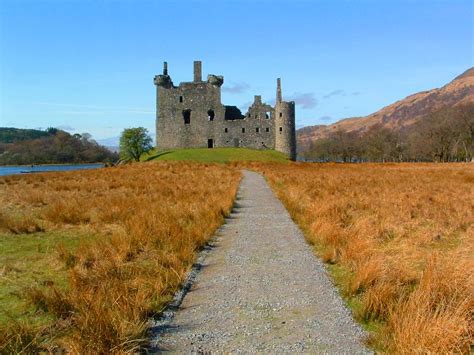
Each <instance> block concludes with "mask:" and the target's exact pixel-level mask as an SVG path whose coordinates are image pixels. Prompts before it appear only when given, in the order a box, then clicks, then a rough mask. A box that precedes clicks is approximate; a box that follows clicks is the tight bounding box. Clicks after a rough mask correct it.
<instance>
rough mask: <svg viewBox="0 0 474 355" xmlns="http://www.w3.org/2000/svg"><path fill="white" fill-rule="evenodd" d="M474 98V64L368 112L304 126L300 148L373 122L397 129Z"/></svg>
mask: <svg viewBox="0 0 474 355" xmlns="http://www.w3.org/2000/svg"><path fill="white" fill-rule="evenodd" d="M472 102H474V68H470V69H468V70H467V71H465V72H464V73H463V74H461V75H459V76H457V77H456V78H455V79H454V80H453V81H451V82H450V83H449V84H447V85H445V86H443V87H442V88H439V89H433V90H429V91H422V92H419V93H416V94H413V95H410V96H408V97H406V98H405V99H403V100H400V101H397V102H395V103H393V104H391V105H389V106H387V107H384V108H383V109H381V110H380V111H377V112H375V113H373V114H371V115H369V116H365V117H355V118H346V119H343V120H340V121H338V122H336V123H333V124H331V125H318V126H310V127H303V128H301V129H299V130H298V131H297V141H298V150H299V151H305V150H307V149H308V148H309V145H310V144H311V142H314V141H316V140H318V139H322V138H326V137H328V136H329V135H330V134H331V133H332V132H335V131H342V132H346V133H347V132H354V133H359V134H360V133H363V132H366V131H367V130H369V129H370V128H371V127H374V126H378V127H381V128H386V129H389V130H393V131H398V130H400V129H402V128H406V127H409V126H411V125H413V124H415V123H417V122H419V121H420V120H422V119H423V118H424V117H426V116H427V115H429V114H431V113H433V112H435V111H438V110H440V109H442V108H449V107H456V106H459V105H462V104H466V103H472Z"/></svg>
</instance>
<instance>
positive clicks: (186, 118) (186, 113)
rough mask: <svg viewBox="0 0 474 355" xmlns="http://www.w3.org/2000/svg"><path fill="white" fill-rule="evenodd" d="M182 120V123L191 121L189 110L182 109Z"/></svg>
mask: <svg viewBox="0 0 474 355" xmlns="http://www.w3.org/2000/svg"><path fill="white" fill-rule="evenodd" d="M183 120H184V124H190V123H191V110H183Z"/></svg>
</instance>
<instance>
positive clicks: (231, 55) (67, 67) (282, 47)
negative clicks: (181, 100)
mask: <svg viewBox="0 0 474 355" xmlns="http://www.w3.org/2000/svg"><path fill="white" fill-rule="evenodd" d="M473 15H474V14H473V3H472V1H464V0H444V1H437V0H431V1H427V0H398V1H395V0H386V1H385V0H357V1H356V0H354V1H349V0H345V1H343V0H325V1H323V0H320V1H318V0H313V1H309V0H285V1H283V0H272V1H266V0H253V1H251V0H240V1H236V0H234V1H230V0H227V1H226V0H220V1H217V0H215V1H210V0H208V1H205V0H194V1H166V0H161V1H158V0H156V1H151V0H149V1H140V0H96V1H87V0H81V1H79V0H63V1H60V0H49V1H45V0H0V126H13V127H19V128H38V127H42V128H46V127H50V126H53V127H62V128H64V129H67V130H70V131H71V132H74V133H82V132H90V133H91V134H92V135H93V136H94V137H95V138H96V139H104V138H108V137H115V136H118V135H119V134H120V132H121V130H122V129H123V128H126V127H135V126H144V127H146V128H148V129H150V131H152V132H153V131H154V120H155V113H154V107H155V101H154V100H155V87H154V85H153V82H152V79H153V76H154V75H155V74H158V73H160V72H161V70H162V62H163V61H165V60H166V61H168V65H169V72H170V75H171V76H172V79H173V81H174V83H175V84H177V83H179V82H180V81H191V80H192V62H193V60H202V62H203V76H206V75H207V74H208V73H213V74H221V75H224V78H225V84H224V87H223V95H222V98H223V103H224V104H233V105H237V106H240V107H242V108H245V106H246V105H247V104H248V102H249V101H251V100H252V98H253V95H255V94H261V95H262V96H263V99H264V100H266V101H267V102H268V101H271V100H272V99H274V95H275V81H276V80H275V79H276V78H277V77H281V78H282V86H283V96H284V98H285V99H293V100H295V101H296V102H297V126H298V127H301V126H305V125H313V124H320V123H323V124H327V123H331V122H334V121H336V120H338V119H341V118H345V117H352V116H361V115H366V114H369V113H372V112H374V111H376V110H378V109H380V108H382V107H383V106H385V105H388V104H390V103H392V102H394V101H395V100H398V99H401V98H403V97H405V96H407V95H409V94H412V93H414V92H417V91H421V90H428V89H431V88H434V87H440V86H442V85H444V84H446V83H447V82H449V81H450V80H452V79H453V78H454V77H455V76H457V75H458V74H460V73H461V72H463V71H464V70H466V69H467V68H469V67H471V66H473V58H474V48H473Z"/></svg>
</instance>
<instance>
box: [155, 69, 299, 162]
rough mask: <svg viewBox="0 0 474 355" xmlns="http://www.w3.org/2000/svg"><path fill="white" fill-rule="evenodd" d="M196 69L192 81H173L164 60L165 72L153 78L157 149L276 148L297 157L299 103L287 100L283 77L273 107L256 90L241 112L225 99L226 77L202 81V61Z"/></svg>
mask: <svg viewBox="0 0 474 355" xmlns="http://www.w3.org/2000/svg"><path fill="white" fill-rule="evenodd" d="M193 74H194V75H193V81H191V82H181V83H179V85H178V86H175V85H174V84H173V81H172V79H171V76H170V75H169V73H168V64H167V63H166V62H164V64H163V73H162V74H160V75H156V76H155V77H154V80H153V82H154V84H155V85H156V88H157V90H156V142H157V147H158V148H160V149H169V148H199V147H208V148H214V147H245V148H253V149H275V150H278V151H280V152H283V153H285V154H287V155H288V156H289V157H290V159H293V160H294V159H295V158H296V138H295V103H294V102H286V101H283V99H282V93H281V80H280V79H277V95H276V103H275V106H274V107H273V106H271V105H268V104H266V103H264V102H262V97H261V96H260V95H255V97H254V101H253V103H252V105H251V106H250V107H249V109H248V111H247V112H246V113H245V114H243V113H242V112H241V111H240V109H239V108H238V107H236V106H229V105H223V104H222V102H221V86H222V85H223V83H224V77H223V76H221V75H214V74H209V75H208V76H207V80H206V81H203V80H202V63H201V62H200V61H195V62H194V71H193Z"/></svg>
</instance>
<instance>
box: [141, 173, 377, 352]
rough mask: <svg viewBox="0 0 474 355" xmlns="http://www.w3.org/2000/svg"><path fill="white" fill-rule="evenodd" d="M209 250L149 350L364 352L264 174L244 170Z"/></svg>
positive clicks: (157, 329)
mask: <svg viewBox="0 0 474 355" xmlns="http://www.w3.org/2000/svg"><path fill="white" fill-rule="evenodd" d="M208 249H212V250H211V251H209V250H207V251H205V252H204V255H202V256H201V258H200V262H201V263H202V264H201V265H202V266H201V268H200V270H199V272H197V273H196V270H195V271H194V272H193V273H192V277H191V280H190V282H189V286H190V287H191V289H190V291H189V293H188V294H186V297H184V299H183V301H182V303H181V305H179V303H180V302H181V299H180V298H181V296H183V294H182V295H181V296H180V297H178V298H177V299H176V305H177V306H178V305H179V307H178V310H177V312H176V313H175V314H172V313H170V312H168V313H167V316H166V317H165V318H164V320H162V321H161V322H158V323H156V324H155V328H154V334H153V339H154V341H153V344H154V347H153V349H150V350H151V351H152V352H154V351H163V350H165V351H166V350H167V351H177V352H209V351H212V352H293V351H296V352H319V353H366V352H368V351H367V349H366V348H365V347H364V346H363V344H362V338H363V336H364V333H363V331H362V330H361V329H360V327H359V326H357V325H356V324H355V323H354V321H353V319H352V317H351V314H350V312H349V311H348V310H347V309H346V307H345V306H344V304H343V301H342V300H341V298H340V296H339V295H338V293H337V291H336V289H335V288H334V286H333V285H332V283H331V282H330V281H329V279H328V276H327V274H326V271H325V270H324V267H323V265H322V263H321V262H320V261H319V260H318V259H317V258H315V257H314V255H313V253H312V251H311V249H310V247H309V246H308V244H307V243H306V242H305V240H304V237H303V235H302V233H301V231H300V230H299V229H298V227H297V226H296V225H295V223H294V222H293V221H292V220H291V218H290V216H289V214H288V212H287V211H286V209H285V208H284V207H283V205H282V204H281V202H280V201H279V200H278V199H277V198H276V197H275V195H274V194H273V192H272V191H271V189H270V187H269V186H268V184H267V183H266V182H265V180H264V178H263V177H262V176H261V175H259V174H257V173H254V172H248V171H245V172H244V178H243V180H242V182H241V185H240V189H239V194H238V197H237V201H236V206H235V209H234V212H233V213H232V215H231V216H230V218H229V219H228V220H227V223H226V224H225V225H224V226H223V227H222V228H221V229H220V230H219V232H218V233H217V236H216V238H215V239H214V241H213V242H212V243H211V245H210V248H208ZM193 278H196V280H195V282H194V283H192V281H194V280H193ZM191 283H192V285H191Z"/></svg>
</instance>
